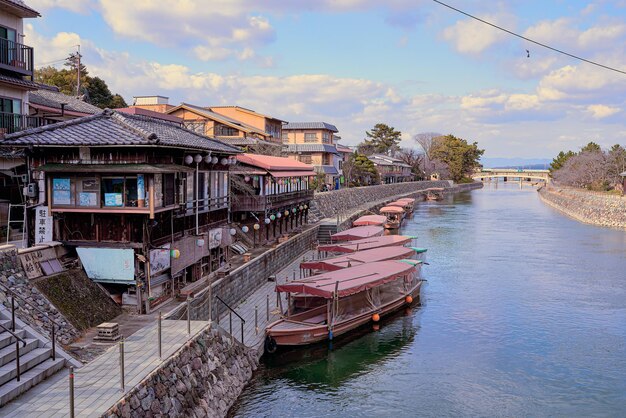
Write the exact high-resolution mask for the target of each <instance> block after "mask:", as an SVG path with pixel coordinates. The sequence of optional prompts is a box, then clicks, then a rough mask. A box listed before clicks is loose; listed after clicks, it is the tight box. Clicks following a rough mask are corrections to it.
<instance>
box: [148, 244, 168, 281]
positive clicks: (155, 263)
mask: <svg viewBox="0 0 626 418" xmlns="http://www.w3.org/2000/svg"><path fill="white" fill-rule="evenodd" d="M169 268H170V244H165V245H162V246H161V248H157V249H155V250H151V251H150V274H152V275H155V274H159V273H160V272H162V271H164V270H167V269H169Z"/></svg>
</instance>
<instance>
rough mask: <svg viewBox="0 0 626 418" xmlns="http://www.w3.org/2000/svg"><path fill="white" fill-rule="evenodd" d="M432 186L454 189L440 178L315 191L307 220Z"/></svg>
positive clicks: (350, 209) (322, 217)
mask: <svg viewBox="0 0 626 418" xmlns="http://www.w3.org/2000/svg"><path fill="white" fill-rule="evenodd" d="M432 187H436V188H444V189H446V191H453V190H454V186H453V185H452V184H450V182H449V181H446V180H441V181H412V182H407V183H395V184H380V185H378V186H366V187H354V188H349V189H341V190H333V191H330V192H323V193H315V198H314V200H313V201H312V202H311V214H310V216H309V221H310V222H312V223H313V222H317V221H319V220H321V219H324V218H332V217H335V216H337V214H349V213H351V212H353V211H354V210H356V208H358V207H361V206H364V205H368V204H371V206H372V207H373V206H376V203H378V202H384V201H386V200H391V199H395V198H399V197H401V196H409V195H411V196H413V195H417V194H420V193H423V191H424V190H426V189H429V188H432ZM481 187H482V186H481Z"/></svg>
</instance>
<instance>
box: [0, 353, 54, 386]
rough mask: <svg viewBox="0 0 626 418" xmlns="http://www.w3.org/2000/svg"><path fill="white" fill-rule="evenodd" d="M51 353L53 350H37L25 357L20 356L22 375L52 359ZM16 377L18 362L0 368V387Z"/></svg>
mask: <svg viewBox="0 0 626 418" xmlns="http://www.w3.org/2000/svg"><path fill="white" fill-rule="evenodd" d="M20 348H21V347H20ZM51 353H52V349H51V348H36V349H34V350H31V351H30V352H29V353H26V354H25V355H23V356H22V355H21V354H20V373H26V372H27V371H28V370H30V369H32V368H33V367H35V366H37V365H38V364H39V363H42V362H44V361H46V360H47V359H49V358H51V357H50V355H51ZM16 377H17V364H16V362H14V361H13V362H11V363H8V364H5V365H4V366H2V367H0V385H4V384H5V383H7V382H8V381H10V380H12V379H15V378H16Z"/></svg>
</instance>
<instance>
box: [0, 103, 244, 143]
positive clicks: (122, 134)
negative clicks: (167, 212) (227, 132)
mask: <svg viewBox="0 0 626 418" xmlns="http://www.w3.org/2000/svg"><path fill="white" fill-rule="evenodd" d="M0 144H1V145H4V146H31V145H32V146H70V147H71V146H122V147H123V146H146V147H153V146H160V147H171V148H183V149H196V150H203V151H217V152H223V153H227V154H236V153H238V152H239V150H238V149H236V148H233V147H231V146H229V145H226V144H223V143H221V142H219V141H216V140H214V139H211V138H208V137H206V136H203V135H199V134H197V133H195V132H192V131H190V130H188V129H185V128H182V127H181V126H179V125H177V124H174V123H171V122H167V121H164V120H161V119H154V118H149V117H146V116H138V115H129V114H125V113H121V112H116V111H114V110H109V109H105V110H104V111H103V112H101V113H99V114H96V115H92V116H84V117H82V118H77V119H73V120H68V121H65V122H59V123H55V124H52V125H46V126H42V127H39V128H33V129H27V130H25V131H21V132H17V133H14V134H10V135H6V136H5V137H4V140H3V141H0Z"/></svg>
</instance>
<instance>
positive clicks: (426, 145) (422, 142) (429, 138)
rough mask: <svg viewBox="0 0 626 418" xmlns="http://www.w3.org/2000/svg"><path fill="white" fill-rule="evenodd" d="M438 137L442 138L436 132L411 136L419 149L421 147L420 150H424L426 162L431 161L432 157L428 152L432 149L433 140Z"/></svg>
mask: <svg viewBox="0 0 626 418" xmlns="http://www.w3.org/2000/svg"><path fill="white" fill-rule="evenodd" d="M440 136H443V135H441V134H440V133H437V132H422V133H420V134H417V135H415V136H413V140H414V141H415V142H417V143H418V145H419V146H420V147H422V150H424V155H426V158H427V159H428V160H431V159H432V156H431V154H430V150H431V149H432V147H433V140H434V139H435V138H438V137H440Z"/></svg>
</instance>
